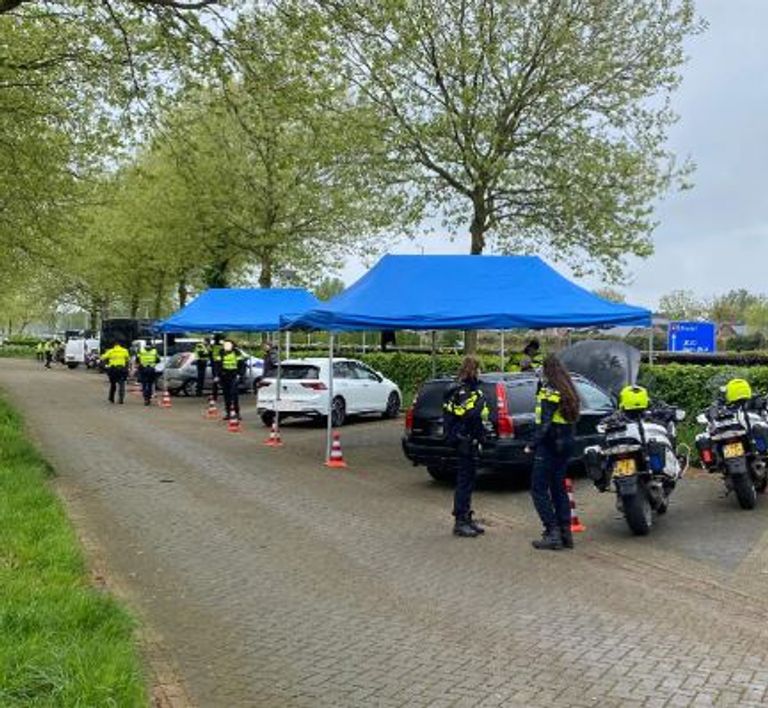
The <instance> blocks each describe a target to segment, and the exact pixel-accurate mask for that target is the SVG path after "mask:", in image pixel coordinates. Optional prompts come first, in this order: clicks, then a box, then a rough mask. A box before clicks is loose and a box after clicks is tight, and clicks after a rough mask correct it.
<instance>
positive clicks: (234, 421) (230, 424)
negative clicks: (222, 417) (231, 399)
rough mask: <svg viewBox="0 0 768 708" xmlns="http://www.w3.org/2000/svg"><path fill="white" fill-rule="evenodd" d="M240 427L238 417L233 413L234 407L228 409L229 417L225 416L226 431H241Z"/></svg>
mask: <svg viewBox="0 0 768 708" xmlns="http://www.w3.org/2000/svg"><path fill="white" fill-rule="evenodd" d="M242 430H243V429H242V427H241V426H240V419H239V418H238V417H237V415H236V414H235V409H234V408H232V409H230V411H229V417H228V418H227V432H228V433H241V432H242Z"/></svg>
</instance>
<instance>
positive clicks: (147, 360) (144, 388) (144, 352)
mask: <svg viewBox="0 0 768 708" xmlns="http://www.w3.org/2000/svg"><path fill="white" fill-rule="evenodd" d="M136 359H137V361H138V364H139V381H140V382H141V392H142V394H143V396H144V405H145V406H148V405H149V404H150V403H152V394H153V392H154V389H155V380H156V379H157V371H156V370H155V367H156V366H157V364H158V362H159V361H160V356H159V355H158V353H157V349H156V348H155V345H154V344H153V343H152V340H151V339H148V340H147V341H146V343H145V345H144V347H143V348H142V349H140V350H139V353H138V354H137V355H136Z"/></svg>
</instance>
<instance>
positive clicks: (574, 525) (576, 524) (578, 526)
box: [565, 477, 587, 533]
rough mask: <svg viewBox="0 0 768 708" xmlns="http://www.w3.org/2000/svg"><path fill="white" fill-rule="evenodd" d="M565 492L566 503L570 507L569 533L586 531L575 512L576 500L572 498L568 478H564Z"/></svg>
mask: <svg viewBox="0 0 768 708" xmlns="http://www.w3.org/2000/svg"><path fill="white" fill-rule="evenodd" d="M565 491H566V492H567V493H568V502H569V503H570V505H571V531H572V532H573V533H580V532H582V531H586V530H587V527H586V526H584V524H582V523H581V520H580V519H579V514H578V513H577V511H576V498H575V497H574V496H573V480H572V479H570V478H569V477H566V478H565Z"/></svg>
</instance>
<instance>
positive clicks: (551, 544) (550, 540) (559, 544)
mask: <svg viewBox="0 0 768 708" xmlns="http://www.w3.org/2000/svg"><path fill="white" fill-rule="evenodd" d="M531 545H532V546H533V547H534V548H535V549H536V550H537V551H560V550H562V548H563V539H562V536H561V535H560V528H559V527H557V526H556V527H555V528H552V529H547V530H546V531H545V532H544V533H543V534H541V540H537V541H531Z"/></svg>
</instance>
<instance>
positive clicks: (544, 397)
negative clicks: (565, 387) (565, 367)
mask: <svg viewBox="0 0 768 708" xmlns="http://www.w3.org/2000/svg"><path fill="white" fill-rule="evenodd" d="M560 399H561V396H560V392H559V391H556V390H555V389H553V388H549V386H542V387H541V389H540V390H539V392H538V394H537V395H536V425H541V420H542V416H541V411H542V407H543V404H544V402H545V401H546V402H547V403H551V404H553V405H556V406H557V409H556V410H555V412H554V414H553V415H552V422H553V423H556V424H558V425H570V423H569V422H568V421H567V420H566V419H565V418H564V417H563V413H562V411H561V410H560Z"/></svg>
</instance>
